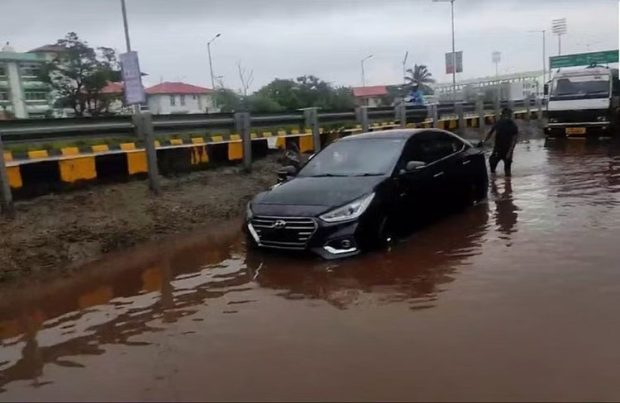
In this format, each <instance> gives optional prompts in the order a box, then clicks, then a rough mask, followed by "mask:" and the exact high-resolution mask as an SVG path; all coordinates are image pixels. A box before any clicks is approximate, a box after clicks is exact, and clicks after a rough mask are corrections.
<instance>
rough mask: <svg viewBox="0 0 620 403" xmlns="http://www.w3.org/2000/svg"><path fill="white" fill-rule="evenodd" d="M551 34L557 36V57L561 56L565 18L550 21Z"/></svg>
mask: <svg viewBox="0 0 620 403" xmlns="http://www.w3.org/2000/svg"><path fill="white" fill-rule="evenodd" d="M551 32H553V33H554V34H556V35H557V36H558V56H561V55H562V35H564V34H566V18H558V19H556V20H553V21H551Z"/></svg>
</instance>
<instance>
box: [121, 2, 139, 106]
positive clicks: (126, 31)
mask: <svg viewBox="0 0 620 403" xmlns="http://www.w3.org/2000/svg"><path fill="white" fill-rule="evenodd" d="M121 10H122V12H123V28H125V47H126V48H127V52H131V40H130V39H129V24H128V23H127V7H126V6H125V0H121ZM133 113H134V115H139V114H140V105H138V104H134V105H133Z"/></svg>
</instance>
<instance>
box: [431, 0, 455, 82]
mask: <svg viewBox="0 0 620 403" xmlns="http://www.w3.org/2000/svg"><path fill="white" fill-rule="evenodd" d="M433 2H435V3H446V2H450V17H451V19H452V90H453V91H456V52H455V50H454V0H433Z"/></svg>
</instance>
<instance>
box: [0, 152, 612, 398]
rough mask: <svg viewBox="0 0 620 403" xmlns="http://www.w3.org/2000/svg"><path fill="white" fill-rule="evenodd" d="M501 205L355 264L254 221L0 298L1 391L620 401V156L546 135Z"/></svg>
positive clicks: (495, 199) (496, 196) (501, 193)
mask: <svg viewBox="0 0 620 403" xmlns="http://www.w3.org/2000/svg"><path fill="white" fill-rule="evenodd" d="M515 154H516V158H515V159H516V162H515V165H514V168H513V174H514V177H513V178H512V179H511V180H508V179H505V178H504V177H503V175H501V174H499V175H498V176H497V177H496V178H495V179H493V180H492V187H491V193H490V198H489V201H488V203H484V204H480V205H478V206H475V207H473V208H471V209H469V210H467V211H466V212H464V213H460V214H456V215H452V216H449V217H446V218H445V219H443V220H441V221H439V222H436V223H435V224H434V225H432V226H430V227H428V228H425V229H422V230H420V231H418V232H416V233H415V234H413V235H412V236H411V237H410V238H409V239H407V240H406V241H403V242H402V243H400V244H398V245H396V246H394V247H393V248H392V249H391V250H389V251H384V252H376V253H372V254H369V255H366V256H363V257H359V258H356V259H352V260H347V261H343V262H323V261H319V260H314V259H310V260H309V259H302V260H300V259H294V258H291V257H278V256H275V255H272V254H267V255H265V254H256V253H252V254H249V255H248V254H246V251H245V247H244V246H243V243H242V240H241V237H240V236H239V233H238V232H237V231H236V230H235V228H236V227H237V226H236V225H230V226H229V227H227V228H214V229H213V230H212V231H211V233H210V234H207V235H203V234H200V235H194V236H188V237H185V238H183V237H180V238H179V239H176V240H175V241H174V242H172V243H165V244H160V245H145V246H144V247H141V248H136V249H134V250H131V251H127V252H124V253H119V254H116V255H112V256H110V257H109V258H106V259H105V260H103V261H101V262H99V263H95V264H91V266H93V267H92V268H88V269H87V270H84V271H83V272H82V273H81V274H79V275H76V276H74V277H72V278H68V279H59V280H57V281H54V282H50V283H48V284H44V285H33V286H31V287H24V288H20V289H12V290H7V289H3V290H2V294H0V340H1V344H0V400H4V401H6V400H43V399H47V400H51V399H55V400H58V399H63V400H66V399H71V400H120V399H124V400H127V399H131V400H136V399H137V400H170V399H172V400H190V399H194V400H196V399H198V400H204V399H209V400H240V399H243V400H317V399H328V400H472V399H473V400H494V401H496V400H618V399H620V152H618V150H617V148H616V147H612V146H611V145H610V144H608V143H596V144H586V143H585V142H583V141H579V140H577V141H567V142H555V143H549V144H545V142H544V140H532V141H529V142H528V143H526V144H520V145H519V147H518V149H517V151H516V153H515Z"/></svg>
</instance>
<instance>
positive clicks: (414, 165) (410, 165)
mask: <svg viewBox="0 0 620 403" xmlns="http://www.w3.org/2000/svg"><path fill="white" fill-rule="evenodd" d="M425 166H426V163H425V162H423V161H409V162H407V165H406V166H405V171H407V172H413V171H416V170H418V169H422V168H424V167H425Z"/></svg>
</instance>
